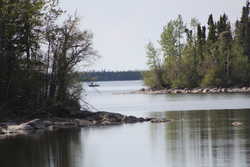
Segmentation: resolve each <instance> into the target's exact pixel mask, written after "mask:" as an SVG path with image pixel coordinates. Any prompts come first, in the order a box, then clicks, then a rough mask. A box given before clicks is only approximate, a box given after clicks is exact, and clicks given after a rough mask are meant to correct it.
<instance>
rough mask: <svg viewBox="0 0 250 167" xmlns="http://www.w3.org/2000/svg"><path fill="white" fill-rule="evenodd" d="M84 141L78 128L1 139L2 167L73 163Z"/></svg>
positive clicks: (52, 166) (58, 166)
mask: <svg viewBox="0 0 250 167" xmlns="http://www.w3.org/2000/svg"><path fill="white" fill-rule="evenodd" d="M79 145H84V140H82V139H81V138H80V130H73V131H68V130H67V131H58V132H53V133H51V132H49V133H44V134H38V135H35V136H19V137H15V138H9V139H5V140H1V141H0V166H1V167H72V166H75V163H77V159H78V158H79V155H83V154H84V153H83V150H81V147H79Z"/></svg>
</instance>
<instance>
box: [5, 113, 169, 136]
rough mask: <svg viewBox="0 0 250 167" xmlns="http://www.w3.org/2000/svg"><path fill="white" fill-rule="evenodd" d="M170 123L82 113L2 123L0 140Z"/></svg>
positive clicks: (151, 119) (109, 114)
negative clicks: (66, 130) (77, 130)
mask: <svg viewBox="0 0 250 167" xmlns="http://www.w3.org/2000/svg"><path fill="white" fill-rule="evenodd" d="M169 121H170V120H166V119H157V118H142V117H135V116H126V115H122V114H119V113H110V112H90V111H80V112H78V113H77V114H74V115H72V116H71V117H68V118H63V117H53V118H47V119H46V118H36V119H32V120H26V121H11V120H10V121H6V122H0V140H1V139H5V138H8V137H15V136H20V135H33V134H36V133H37V132H41V131H44V132H45V131H56V130H60V129H77V128H83V127H101V126H115V125H122V124H134V123H143V122H151V123H165V122H169Z"/></svg>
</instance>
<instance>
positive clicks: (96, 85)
mask: <svg viewBox="0 0 250 167" xmlns="http://www.w3.org/2000/svg"><path fill="white" fill-rule="evenodd" d="M99 86H100V85H98V84H96V83H94V82H91V83H90V84H89V87H99Z"/></svg>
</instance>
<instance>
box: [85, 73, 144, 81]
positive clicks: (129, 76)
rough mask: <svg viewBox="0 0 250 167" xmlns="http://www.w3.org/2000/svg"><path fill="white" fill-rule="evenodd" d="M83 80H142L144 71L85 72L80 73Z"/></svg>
mask: <svg viewBox="0 0 250 167" xmlns="http://www.w3.org/2000/svg"><path fill="white" fill-rule="evenodd" d="M80 79H81V81H125V80H141V79H142V71H99V72H96V71H95V72H83V73H81V74H80Z"/></svg>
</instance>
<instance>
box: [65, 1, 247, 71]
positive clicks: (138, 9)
mask: <svg viewBox="0 0 250 167" xmlns="http://www.w3.org/2000/svg"><path fill="white" fill-rule="evenodd" d="M60 1H61V2H60V6H61V7H62V8H63V9H65V10H67V11H68V13H71V14H74V13H75V11H77V14H78V16H80V18H81V27H82V28H83V29H89V30H91V31H92V32H93V34H94V45H95V49H96V50H98V52H99V54H100V55H101V58H100V59H99V60H98V61H97V62H96V63H95V65H93V66H91V67H90V68H89V69H95V70H102V69H106V70H143V69H146V68H147V66H146V54H145V45H146V43H147V42H149V41H154V42H155V41H157V40H158V39H159V36H160V33H161V32H162V28H163V26H164V25H166V23H167V22H168V21H169V20H171V19H174V18H176V17H177V16H178V14H181V15H182V16H183V18H184V21H185V22H189V21H190V19H191V18H192V17H195V18H197V19H199V20H200V22H201V23H203V24H204V23H206V22H207V17H208V15H209V14H210V13H212V14H213V15H214V16H215V17H218V16H219V15H220V14H223V13H224V12H225V13H227V14H228V16H229V18H230V20H233V21H235V20H236V19H237V18H239V17H240V15H241V9H242V6H243V5H244V4H245V0H178V1H175V0H72V1H71V0H60Z"/></svg>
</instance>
